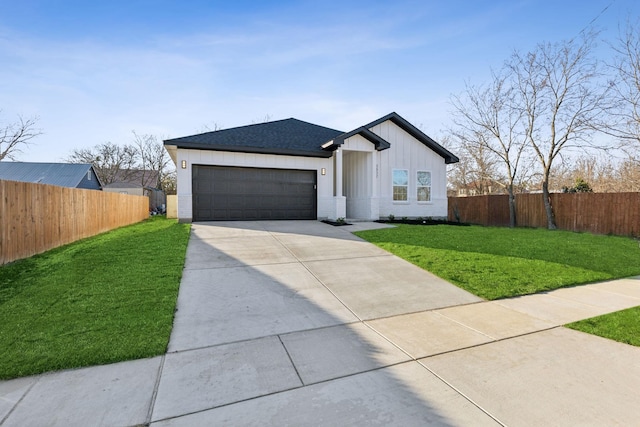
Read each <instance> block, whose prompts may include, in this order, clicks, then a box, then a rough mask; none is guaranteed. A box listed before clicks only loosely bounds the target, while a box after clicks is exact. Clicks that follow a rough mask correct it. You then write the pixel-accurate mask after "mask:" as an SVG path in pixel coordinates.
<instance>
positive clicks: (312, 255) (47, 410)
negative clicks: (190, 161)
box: [0, 221, 640, 426]
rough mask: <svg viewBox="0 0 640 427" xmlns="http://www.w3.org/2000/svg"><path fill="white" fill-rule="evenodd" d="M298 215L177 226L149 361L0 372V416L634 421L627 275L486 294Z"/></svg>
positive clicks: (59, 420) (92, 420)
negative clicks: (613, 324)
mask: <svg viewBox="0 0 640 427" xmlns="http://www.w3.org/2000/svg"><path fill="white" fill-rule="evenodd" d="M381 226H384V225H381V224H375V223H366V224H363V223H358V224H356V225H354V226H348V227H331V226H329V225H326V224H322V223H319V222H315V221H300V222H268V221H265V222H235V223H199V224H194V225H193V228H192V236H191V239H190V242H189V246H188V249H187V259H186V265H185V270H184V274H183V278H182V282H181V287H180V294H179V299H178V310H177V312H176V317H175V321H174V328H173V331H172V335H171V340H170V344H169V352H168V353H167V354H166V355H165V356H162V357H156V358H151V359H144V360H137V361H131V362H123V363H118V364H113V365H105V366H98V367H91V368H85V369H78V370H71V371H63V372H56V373H52V374H46V375H41V376H36V377H28V378H21V379H17V380H11V381H5V382H0V423H2V425H3V426H31V425H33V426H40V425H54V426H55V425H60V426H63V425H64V426H70V425H71V426H73V425H78V426H80V425H82V426H85V425H104V426H114V425H120V426H132V425H139V424H150V425H152V426H194V425H196V426H198V425H444V426H449V425H450V426H458V425H474V426H475V425H512V426H520V425H523V426H524V425H531V426H534V425H541V424H553V425H582V426H583V425H615V424H619V425H635V424H639V423H640V407H639V406H638V405H637V390H639V389H640V363H638V360H640V349H638V348H636V347H632V346H628V345H624V344H620V343H616V342H613V341H610V340H606V339H602V338H599V337H594V336H590V335H587V334H583V333H580V332H576V331H573V330H569V329H566V328H563V327H561V325H563V324H566V323H568V322H572V321H575V320H579V319H583V318H588V317H593V316H597V315H600V314H604V313H608V312H612V311H617V310H621V309H624V308H628V307H632V306H637V305H640V278H631V279H624V280H617V281H611V282H606V283H599V284H594V285H586V286H580V287H575V288H567V289H560V290H557V291H553V292H548V293H544V294H537V295H530V296H525V297H519V298H512V299H507V300H500V301H494V302H485V301H482V300H480V299H479V298H477V297H475V296H473V295H471V294H468V293H467V292H465V291H462V290H460V289H459V288H457V287H455V286H453V285H451V284H449V283H447V282H445V281H444V280H442V279H439V278H437V277H435V276H433V275H432V274H430V273H428V272H425V271H423V270H421V269H419V268H417V267H415V266H413V265H412V264H410V263H407V262H405V261H403V260H401V259H399V258H397V257H395V256H393V255H391V254H389V253H387V252H385V251H383V250H381V249H379V248H377V247H376V246H374V245H371V244H369V243H367V242H364V241H362V240H361V239H359V238H357V237H355V236H354V235H352V234H351V233H350V232H349V231H350V230H354V229H363V228H366V227H381Z"/></svg>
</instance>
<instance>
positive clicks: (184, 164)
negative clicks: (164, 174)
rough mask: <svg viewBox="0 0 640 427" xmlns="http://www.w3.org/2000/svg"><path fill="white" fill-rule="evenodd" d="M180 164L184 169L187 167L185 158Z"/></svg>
mask: <svg viewBox="0 0 640 427" xmlns="http://www.w3.org/2000/svg"><path fill="white" fill-rule="evenodd" d="M180 166H181V167H182V169H186V168H187V161H186V160H183V161H182V162H181V163H180Z"/></svg>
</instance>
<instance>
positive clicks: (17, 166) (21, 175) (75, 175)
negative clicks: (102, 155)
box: [0, 162, 102, 188]
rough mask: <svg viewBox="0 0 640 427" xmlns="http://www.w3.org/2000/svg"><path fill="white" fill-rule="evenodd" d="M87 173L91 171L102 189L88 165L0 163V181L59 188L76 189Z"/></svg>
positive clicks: (90, 166)
mask: <svg viewBox="0 0 640 427" xmlns="http://www.w3.org/2000/svg"><path fill="white" fill-rule="evenodd" d="M88 171H92V173H93V174H92V176H93V177H95V179H96V180H97V181H98V184H99V187H102V184H101V183H100V180H99V178H98V176H97V174H96V173H95V170H94V169H93V166H92V165H91V164H89V163H30V162H0V179H4V180H9V181H20V182H33V183H38V184H49V185H58V186H61V187H71V188H77V187H78V185H80V183H81V182H82V181H83V179H84V178H85V177H86V176H87V172H88Z"/></svg>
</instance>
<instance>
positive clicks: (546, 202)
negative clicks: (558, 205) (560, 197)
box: [542, 180, 558, 230]
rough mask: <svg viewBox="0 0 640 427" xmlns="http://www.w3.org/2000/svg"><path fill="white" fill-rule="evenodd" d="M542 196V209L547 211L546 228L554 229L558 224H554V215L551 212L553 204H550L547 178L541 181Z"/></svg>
mask: <svg viewBox="0 0 640 427" xmlns="http://www.w3.org/2000/svg"><path fill="white" fill-rule="evenodd" d="M542 198H543V200H544V210H545V211H546V212H547V228H548V229H549V230H555V229H557V228H558V226H557V225H556V216H555V215H554V214H553V206H551V197H550V195H549V181H548V180H545V181H544V182H543V183H542Z"/></svg>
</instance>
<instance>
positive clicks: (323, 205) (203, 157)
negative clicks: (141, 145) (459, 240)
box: [177, 149, 334, 221]
mask: <svg viewBox="0 0 640 427" xmlns="http://www.w3.org/2000/svg"><path fill="white" fill-rule="evenodd" d="M177 157H178V158H177V165H178V189H177V195H178V218H179V219H181V220H183V221H190V220H191V219H192V218H193V212H192V210H193V206H192V200H193V199H192V189H191V170H192V165H194V164H196V165H215V166H241V167H260V168H274V169H300V170H316V171H317V177H318V189H317V195H318V218H327V217H329V216H330V214H331V212H332V211H333V210H334V199H333V179H332V178H333V160H332V159H331V158H328V159H324V158H317V157H296V156H277V155H273V154H255V153H233V152H227V151H205V150H187V149H178V156H177ZM182 160H186V161H187V168H186V169H182V168H181V164H182ZM322 168H325V169H326V175H322V174H321V170H322Z"/></svg>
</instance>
